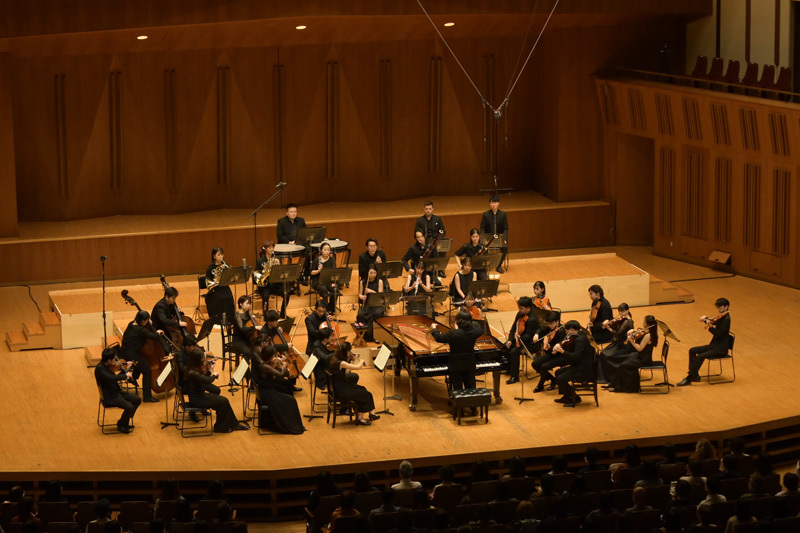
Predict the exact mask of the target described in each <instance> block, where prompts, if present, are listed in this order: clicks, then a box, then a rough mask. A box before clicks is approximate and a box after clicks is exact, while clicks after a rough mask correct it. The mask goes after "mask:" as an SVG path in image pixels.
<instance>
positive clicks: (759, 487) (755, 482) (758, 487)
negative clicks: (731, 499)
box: [739, 474, 772, 500]
mask: <svg viewBox="0 0 800 533" xmlns="http://www.w3.org/2000/svg"><path fill="white" fill-rule="evenodd" d="M764 485H765V480H764V476H762V475H760V474H751V475H750V480H749V482H748V483H747V490H748V491H749V492H747V493H746V494H742V496H741V497H740V498H739V499H740V500H752V499H753V498H770V497H772V494H770V493H768V492H767V491H766V490H765V489H764Z"/></svg>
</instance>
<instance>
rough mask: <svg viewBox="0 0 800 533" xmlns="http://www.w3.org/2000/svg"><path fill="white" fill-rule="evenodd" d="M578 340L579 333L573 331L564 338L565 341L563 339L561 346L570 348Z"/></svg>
mask: <svg viewBox="0 0 800 533" xmlns="http://www.w3.org/2000/svg"><path fill="white" fill-rule="evenodd" d="M576 340H578V334H577V333H572V334H570V335H567V336H566V337H565V338H564V340H563V341H561V347H562V348H569V347H570V346H572V345H573V344H575V341H576Z"/></svg>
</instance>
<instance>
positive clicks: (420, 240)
mask: <svg viewBox="0 0 800 533" xmlns="http://www.w3.org/2000/svg"><path fill="white" fill-rule="evenodd" d="M414 239H415V241H416V242H415V243H414V244H413V245H412V246H411V247H409V249H408V251H406V255H404V256H403V258H402V259H401V261H403V267H404V268H405V269H406V272H412V271H413V270H414V266H415V265H416V264H417V263H418V262H419V261H421V260H422V259H425V258H426V257H439V253H438V252H437V251H436V248H434V249H432V250H430V251H429V250H428V248H429V246H430V244H432V242H433V241H429V240H428V239H427V237H425V234H424V233H422V232H421V231H419V230H417V231H415V232H414Z"/></svg>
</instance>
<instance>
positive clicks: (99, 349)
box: [83, 335, 122, 366]
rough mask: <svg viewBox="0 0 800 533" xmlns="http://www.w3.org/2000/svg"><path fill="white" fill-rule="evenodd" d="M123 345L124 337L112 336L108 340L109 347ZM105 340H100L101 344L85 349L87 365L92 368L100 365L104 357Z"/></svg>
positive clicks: (84, 354)
mask: <svg viewBox="0 0 800 533" xmlns="http://www.w3.org/2000/svg"><path fill="white" fill-rule="evenodd" d="M114 343H117V344H122V337H117V336H116V335H115V336H112V337H109V338H108V345H109V346H111V345H112V344H114ZM103 349H104V348H103V339H100V344H98V345H95V346H85V347H84V348H83V356H84V358H86V363H88V364H89V365H91V366H96V365H98V364H100V358H101V356H102V355H103Z"/></svg>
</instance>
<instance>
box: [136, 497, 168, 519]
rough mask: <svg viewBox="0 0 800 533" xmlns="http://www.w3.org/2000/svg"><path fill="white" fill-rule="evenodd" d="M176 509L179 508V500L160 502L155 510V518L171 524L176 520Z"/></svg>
mask: <svg viewBox="0 0 800 533" xmlns="http://www.w3.org/2000/svg"><path fill="white" fill-rule="evenodd" d="M176 507H178V500H158V501H157V502H156V505H155V508H154V509H153V517H155V518H156V519H160V520H163V521H164V523H165V524H169V523H170V522H171V521H172V519H173V518H175V508H176ZM134 525H135V524H134Z"/></svg>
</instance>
